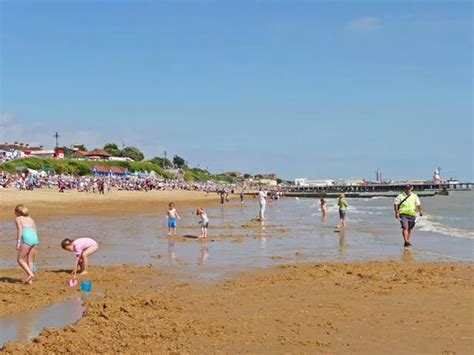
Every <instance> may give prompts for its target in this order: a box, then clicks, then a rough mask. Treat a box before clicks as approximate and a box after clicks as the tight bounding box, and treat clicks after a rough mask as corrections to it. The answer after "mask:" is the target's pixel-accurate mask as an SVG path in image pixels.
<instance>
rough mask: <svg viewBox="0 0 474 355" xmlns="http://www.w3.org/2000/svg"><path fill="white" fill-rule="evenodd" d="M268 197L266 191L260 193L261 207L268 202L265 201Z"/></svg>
mask: <svg viewBox="0 0 474 355" xmlns="http://www.w3.org/2000/svg"><path fill="white" fill-rule="evenodd" d="M266 197H267V193H266V192H265V191H260V192H259V193H258V202H260V204H261V205H264V204H266V203H267V200H266V199H265V198H266Z"/></svg>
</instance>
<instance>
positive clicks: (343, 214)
mask: <svg viewBox="0 0 474 355" xmlns="http://www.w3.org/2000/svg"><path fill="white" fill-rule="evenodd" d="M339 218H340V219H346V211H343V210H339Z"/></svg>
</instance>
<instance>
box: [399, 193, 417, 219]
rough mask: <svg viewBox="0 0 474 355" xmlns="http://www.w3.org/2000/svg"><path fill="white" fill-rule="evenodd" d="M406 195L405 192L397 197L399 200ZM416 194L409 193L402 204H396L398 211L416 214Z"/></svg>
mask: <svg viewBox="0 0 474 355" xmlns="http://www.w3.org/2000/svg"><path fill="white" fill-rule="evenodd" d="M406 197H407V195H406V193H404V192H403V193H401V194H400V195H398V199H399V200H400V202H401V201H403V200H405V198H406ZM416 200H417V196H416V194H413V193H412V194H411V195H410V196H409V197H408V198H407V199H406V200H405V201H404V202H403V203H402V204H400V205H399V206H398V212H399V213H400V214H404V215H407V216H416Z"/></svg>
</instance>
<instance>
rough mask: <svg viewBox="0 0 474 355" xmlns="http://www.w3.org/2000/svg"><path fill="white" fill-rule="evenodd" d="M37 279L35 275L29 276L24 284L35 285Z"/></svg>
mask: <svg viewBox="0 0 474 355" xmlns="http://www.w3.org/2000/svg"><path fill="white" fill-rule="evenodd" d="M34 277H35V275H32V276H28V277H27V278H26V279H25V281H23V284H25V285H31V284H32V283H33V278H34Z"/></svg>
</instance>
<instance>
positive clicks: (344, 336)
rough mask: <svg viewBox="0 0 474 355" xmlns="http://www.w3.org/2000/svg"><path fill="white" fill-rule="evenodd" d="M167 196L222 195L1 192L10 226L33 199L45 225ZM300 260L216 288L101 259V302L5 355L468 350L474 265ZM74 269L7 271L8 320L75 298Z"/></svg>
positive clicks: (3, 277) (94, 274)
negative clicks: (17, 209)
mask: <svg viewBox="0 0 474 355" xmlns="http://www.w3.org/2000/svg"><path fill="white" fill-rule="evenodd" d="M170 200H174V201H179V203H180V206H186V205H189V206H195V205H196V204H204V205H206V204H208V205H211V206H212V205H215V204H217V203H218V202H217V196H216V195H212V194H211V195H209V196H206V195H205V194H204V193H200V192H192V193H191V192H182V191H180V192H174V191H173V192H151V193H145V192H143V193H141V192H113V193H111V194H109V195H106V196H98V195H87V194H78V193H66V194H59V193H57V192H56V191H51V192H45V191H35V192H33V193H28V192H16V191H0V207H1V209H0V211H1V214H0V220H4V221H6V220H9V219H11V218H12V217H11V214H12V212H11V211H12V210H13V207H14V205H15V204H17V203H25V204H27V205H28V206H29V207H30V209H31V210H32V213H33V215H34V217H35V218H36V219H37V220H38V221H41V223H43V224H44V222H45V221H47V220H56V219H58V218H60V217H63V216H69V215H74V214H94V215H104V216H106V215H121V216H123V217H122V218H126V216H127V215H131V214H134V213H137V212H140V210H141V209H143V208H145V209H151V208H153V209H163V208H165V207H166V204H167V203H168V202H169V201H170ZM10 252H14V251H12V250H10V249H8V250H3V251H2V253H10ZM55 252H56V251H55V249H51V250H44V251H42V253H55ZM104 252H106V251H105V249H104ZM61 257H63V256H62V255H61ZM64 257H67V256H64ZM274 257H275V258H278V256H274ZM300 262H302V263H300V264H289V265H280V266H275V267H270V268H265V269H260V270H257V269H254V270H251V271H248V272H245V273H239V274H236V275H233V276H226V277H224V278H223V279H220V280H218V281H215V282H214V281H212V282H201V281H199V280H195V279H194V280H193V279H192V278H188V279H187V280H186V281H183V278H182V277H177V276H176V275H175V274H174V273H173V271H172V270H170V269H166V270H164V269H162V268H160V267H157V266H156V265H152V264H150V265H145V266H136V265H115V266H101V265H96V264H94V263H93V266H92V267H91V273H90V275H88V276H87V279H88V280H91V281H92V282H93V284H94V290H95V291H99V292H100V295H99V296H96V297H91V298H88V299H87V300H86V313H85V316H84V317H83V318H82V319H81V320H80V321H79V322H78V323H77V324H74V325H69V326H66V327H65V328H64V329H45V330H44V331H43V332H42V333H41V335H40V336H39V337H37V338H36V339H34V340H33V342H31V343H21V344H12V343H8V344H6V346H5V347H4V349H3V352H6V353H18V352H21V353H37V352H39V353H41V352H43V353H51V352H53V353H55V352H65V351H70V352H77V353H91V352H126V353H127V352H139V353H150V352H152V353H203V352H217V353H348V352H354V353H362V352H363V353H393V354H395V353H397V354H399V353H412V354H415V353H416V354H418V353H434V354H436V353H459V354H464V353H466V354H468V353H471V352H472V350H473V347H474V339H473V337H472V333H473V330H474V324H473V321H474V320H473V316H472V315H473V314H474V313H473V312H474V298H473V291H474V288H473V286H474V284H473V281H474V280H473V276H474V274H473V266H474V265H472V263H468V262H466V263H447V262H414V261H412V260H411V259H410V260H408V261H405V262H404V261H403V260H400V261H379V262H371V261H366V262H357V263H339V264H336V263H310V262H305V261H304V258H303V259H302V260H301V261H300ZM69 272H70V270H69V269H67V268H62V269H53V268H48V267H45V268H42V269H41V270H40V271H39V273H38V275H37V278H36V280H35V282H34V284H33V285H31V286H29V287H28V286H24V285H22V284H21V283H19V281H20V280H21V278H22V277H23V276H24V275H23V273H22V272H21V271H20V270H19V268H16V269H11V268H9V269H3V270H0V304H1V307H0V317H2V316H6V315H14V314H18V313H21V312H25V311H27V310H31V309H39V308H41V307H44V306H47V305H49V304H53V303H55V302H58V301H62V300H65V299H68V298H70V297H72V296H74V295H78V294H79V293H80V292H79V291H78V290H77V289H73V288H70V287H69V286H68V285H67V281H68V278H69V276H68V273H69Z"/></svg>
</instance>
